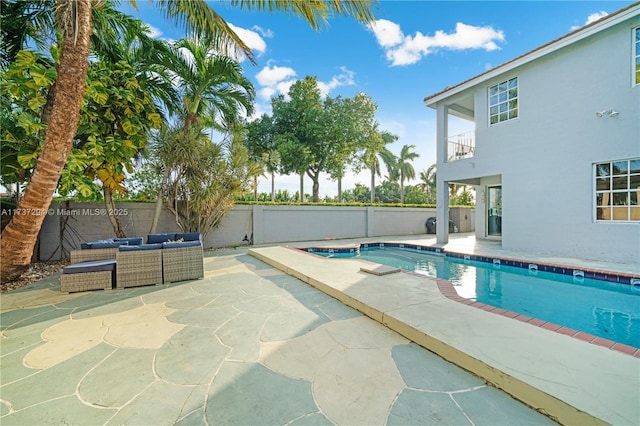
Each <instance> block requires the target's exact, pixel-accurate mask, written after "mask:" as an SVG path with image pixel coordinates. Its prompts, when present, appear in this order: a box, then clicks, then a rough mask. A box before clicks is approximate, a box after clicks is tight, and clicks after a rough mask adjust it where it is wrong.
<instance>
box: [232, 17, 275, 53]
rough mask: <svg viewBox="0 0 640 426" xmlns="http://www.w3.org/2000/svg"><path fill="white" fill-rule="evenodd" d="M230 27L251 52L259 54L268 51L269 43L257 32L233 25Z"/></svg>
mask: <svg viewBox="0 0 640 426" xmlns="http://www.w3.org/2000/svg"><path fill="white" fill-rule="evenodd" d="M229 27H230V28H231V29H232V30H233V32H235V33H236V34H238V37H240V39H241V40H242V41H244V44H246V45H247V46H248V47H249V48H250V49H251V50H255V51H256V52H258V53H264V52H265V51H266V50H267V43H266V42H265V41H264V39H263V38H262V36H261V35H260V34H258V33H257V32H255V31H252V30H247V29H246V28H241V27H236V26H235V25H233V24H229Z"/></svg>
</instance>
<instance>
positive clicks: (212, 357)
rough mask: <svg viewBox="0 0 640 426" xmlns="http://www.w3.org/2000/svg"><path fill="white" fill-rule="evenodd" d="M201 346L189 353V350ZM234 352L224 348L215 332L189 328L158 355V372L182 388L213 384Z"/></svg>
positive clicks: (168, 342) (156, 364)
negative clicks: (194, 343)
mask: <svg viewBox="0 0 640 426" xmlns="http://www.w3.org/2000/svg"><path fill="white" fill-rule="evenodd" d="M193 342H198V343H197V345H196V346H195V347H193V348H191V349H190V350H189V351H186V350H185V347H187V346H189V345H191V344H193ZM229 352H230V348H229V347H226V346H224V345H222V343H220V341H219V340H218V339H217V338H216V336H215V334H214V332H213V330H211V329H209V328H202V327H185V328H183V329H182V330H180V331H179V332H178V333H176V334H175V335H174V336H173V337H171V339H169V340H167V341H166V342H165V343H164V345H162V347H161V348H160V349H158V351H157V355H156V359H155V371H156V373H157V375H158V376H159V377H160V378H162V379H164V380H167V381H169V382H172V383H177V384H181V385H200V384H205V383H209V382H210V381H211V379H212V378H213V375H214V374H215V372H216V370H217V369H218V368H219V367H220V364H222V362H223V361H224V359H225V357H226V356H227V354H228V353H229Z"/></svg>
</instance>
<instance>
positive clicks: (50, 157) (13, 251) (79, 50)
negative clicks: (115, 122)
mask: <svg viewBox="0 0 640 426" xmlns="http://www.w3.org/2000/svg"><path fill="white" fill-rule="evenodd" d="M74 4H75V7H74V11H75V12H76V13H77V16H76V19H73V20H69V22H61V23H60V24H61V26H62V28H63V41H62V49H61V52H60V65H59V67H58V78H57V81H56V93H55V100H54V102H53V106H52V109H51V116H50V117H49V124H48V126H47V130H46V132H45V136H44V142H43V146H42V153H41V154H40V157H39V159H38V163H37V164H36V167H35V170H34V173H33V176H32V177H31V181H30V182H29V185H28V186H27V190H26V191H25V193H24V197H23V198H22V200H21V201H20V205H19V209H20V210H19V211H20V213H21V214H19V215H18V214H17V215H15V216H13V218H12V219H11V222H10V223H9V224H8V225H7V227H6V228H5V229H4V231H3V232H2V242H1V253H2V256H1V258H2V259H1V261H0V281H1V282H3V283H4V282H7V281H9V280H12V279H15V278H17V277H18V276H19V275H20V273H22V272H23V271H24V270H25V269H26V268H27V266H29V263H30V261H31V255H32V253H33V249H34V247H35V244H36V241H37V239H38V233H39V232H40V228H41V227H42V222H43V221H44V216H45V214H46V213H47V210H48V208H49V206H50V205H51V199H52V197H53V193H54V192H55V190H56V187H57V186H58V180H59V179H60V175H61V173H62V169H63V167H64V165H65V163H66V161H67V158H68V157H69V153H70V152H71V147H72V146H73V137H74V136H75V134H76V130H77V128H78V121H79V120H80V108H81V106H82V99H83V95H84V88H85V82H86V79H87V69H88V62H87V58H88V57H89V50H90V47H91V41H90V36H91V0H77V1H75V3H74ZM69 5H70V3H69V2H68V1H67V0H57V1H56V7H61V8H64V7H69ZM22 213H24V214H22Z"/></svg>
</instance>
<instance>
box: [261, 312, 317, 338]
mask: <svg viewBox="0 0 640 426" xmlns="http://www.w3.org/2000/svg"><path fill="white" fill-rule="evenodd" d="M329 321H330V320H329V318H328V317H327V316H325V315H322V316H320V315H317V314H315V313H314V312H312V311H309V310H300V311H295V312H286V313H282V314H273V315H271V316H270V317H269V319H267V321H266V323H265V325H264V328H263V330H262V333H261V334H260V339H261V340H262V341H267V342H268V341H273V340H287V339H292V338H294V337H298V336H302V335H303V334H306V333H308V332H310V331H312V330H315V329H316V328H318V327H319V326H321V325H322V324H326V323H327V322H329ZM301 324H304V327H301V326H300V325H301Z"/></svg>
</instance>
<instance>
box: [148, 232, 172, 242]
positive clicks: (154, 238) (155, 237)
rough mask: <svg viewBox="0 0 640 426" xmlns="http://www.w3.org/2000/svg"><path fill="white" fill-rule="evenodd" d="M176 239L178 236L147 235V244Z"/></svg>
mask: <svg viewBox="0 0 640 426" xmlns="http://www.w3.org/2000/svg"><path fill="white" fill-rule="evenodd" d="M175 239H176V234H149V235H147V244H155V243H164V242H167V241H169V240H175Z"/></svg>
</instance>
